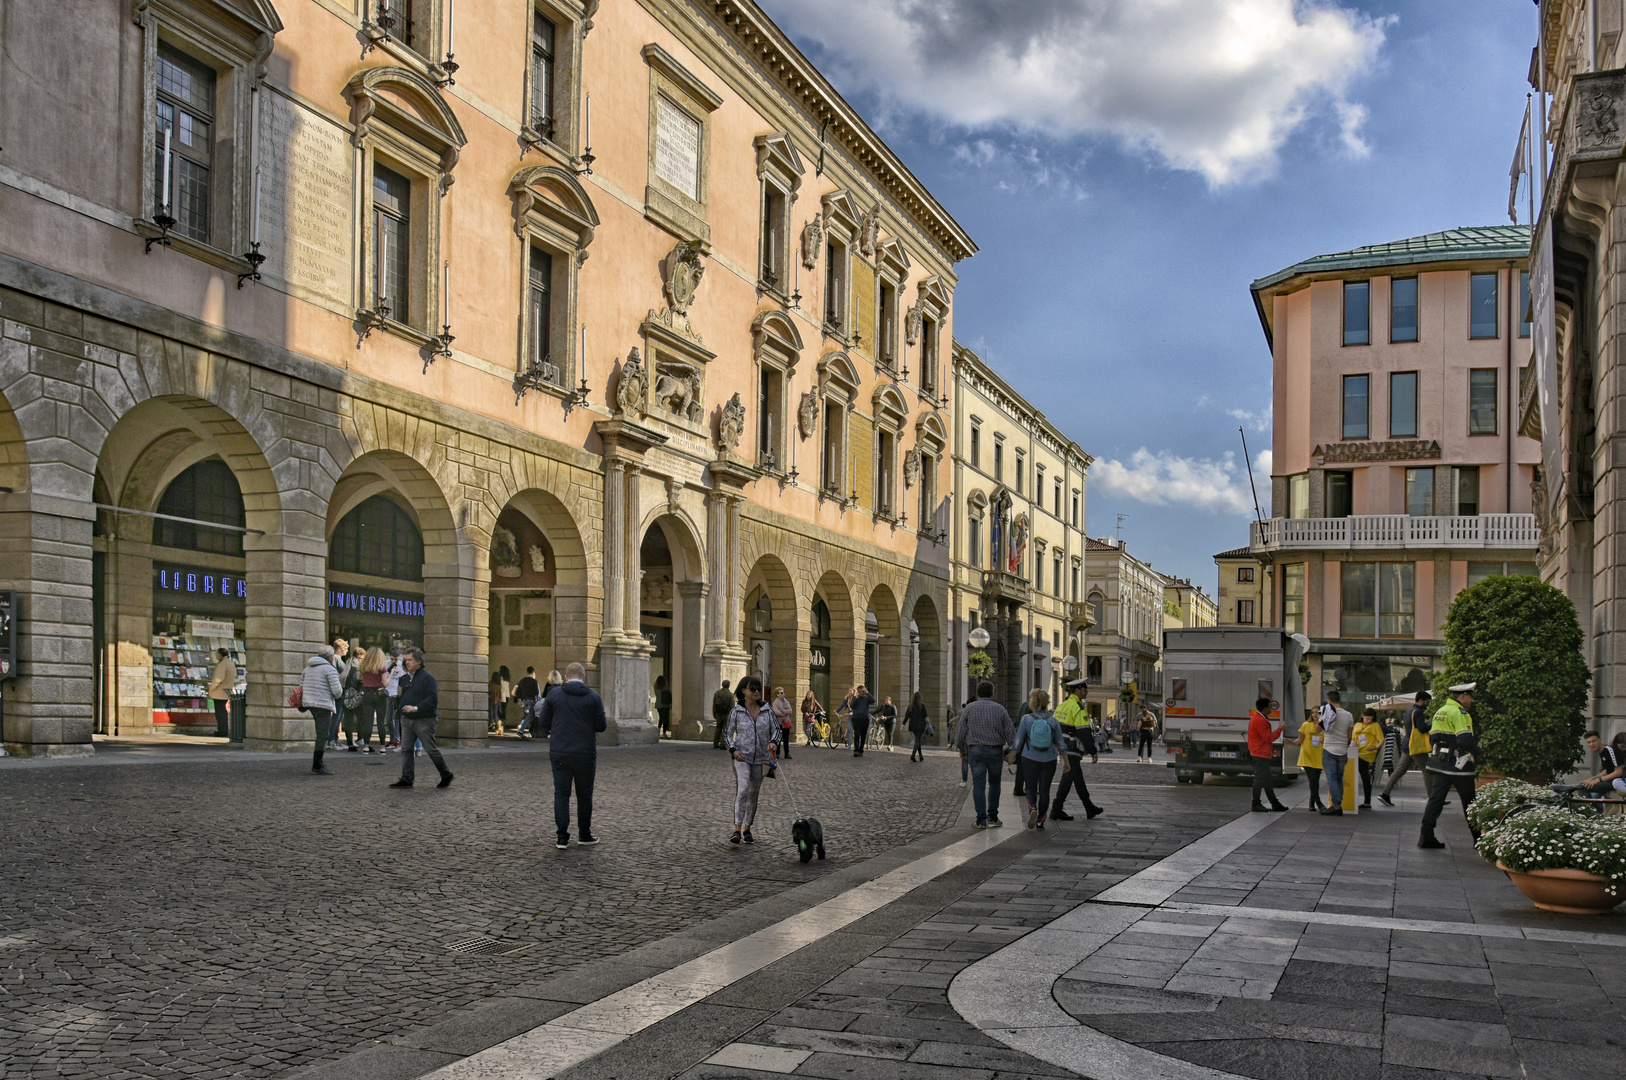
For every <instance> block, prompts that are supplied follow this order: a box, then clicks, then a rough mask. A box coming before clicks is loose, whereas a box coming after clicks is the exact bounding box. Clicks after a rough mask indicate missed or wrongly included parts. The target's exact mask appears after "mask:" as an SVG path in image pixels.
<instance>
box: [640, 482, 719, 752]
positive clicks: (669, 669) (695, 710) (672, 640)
mask: <svg viewBox="0 0 1626 1080" xmlns="http://www.w3.org/2000/svg"><path fill="white" fill-rule="evenodd" d="M639 560H640V565H641V566H642V568H643V578H642V582H641V585H640V587H639V590H638V598H639V599H638V627H639V632H640V633H641V634H642V635H643V638H644V641H645V642H647V643H648V646H649V650H650V651H649V680H648V691H649V699H650V712H651V713H652V719H654V720H655V722H656V723H657V725H660V728H661V731H662V732H663V733H667V734H670V735H672V736H675V737H682V738H699V737H700V735H701V732H702V730H703V729H704V727H705V724H706V722H707V720H709V719H710V713H709V711H708V710H705V709H704V705H705V704H706V702H704V701H702V687H701V685H700V679H701V676H700V650H701V647H702V646H703V645H704V643H705V641H704V639H705V626H704V622H703V618H704V611H703V610H702V605H701V601H702V597H703V594H704V592H705V587H704V584H703V580H704V578H703V571H702V569H701V567H702V560H701V557H700V544H699V541H698V540H697V539H696V538H695V536H694V531H693V530H692V529H691V528H690V526H689V524H688V522H686V521H684V520H683V519H682V518H681V517H678V516H677V515H675V514H661V515H660V516H658V517H656V518H655V520H654V521H652V522H650V523H649V526H648V527H647V528H646V529H645V530H644V537H643V541H642V543H641V545H640V547H639ZM662 709H665V710H667V711H666V714H665V716H664V723H662V720H663V717H662V714H661V710H662Z"/></svg>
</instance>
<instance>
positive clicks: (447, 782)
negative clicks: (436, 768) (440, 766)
mask: <svg viewBox="0 0 1626 1080" xmlns="http://www.w3.org/2000/svg"><path fill="white" fill-rule="evenodd" d="M435 786H436V787H451V786H452V774H451V773H447V774H446V775H445V776H443V777H441V778H440V783H438V784H436V785H435Z"/></svg>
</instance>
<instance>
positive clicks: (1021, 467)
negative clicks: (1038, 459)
mask: <svg viewBox="0 0 1626 1080" xmlns="http://www.w3.org/2000/svg"><path fill="white" fill-rule="evenodd" d="M1027 471H1028V459H1027V455H1026V454H1024V453H1022V451H1020V450H1018V451H1017V452H1016V473H1015V480H1016V493H1017V494H1018V495H1020V494H1022V478H1023V477H1024V476H1026V475H1027Z"/></svg>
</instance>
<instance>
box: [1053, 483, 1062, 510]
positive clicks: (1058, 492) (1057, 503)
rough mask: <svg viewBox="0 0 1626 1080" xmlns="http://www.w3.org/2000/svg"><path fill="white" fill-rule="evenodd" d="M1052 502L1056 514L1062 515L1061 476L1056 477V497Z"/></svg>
mask: <svg viewBox="0 0 1626 1080" xmlns="http://www.w3.org/2000/svg"><path fill="white" fill-rule="evenodd" d="M1052 502H1053V505H1054V507H1055V510H1056V516H1057V517H1058V518H1059V517H1061V477H1059V476H1058V477H1056V497H1055V499H1053V500H1052Z"/></svg>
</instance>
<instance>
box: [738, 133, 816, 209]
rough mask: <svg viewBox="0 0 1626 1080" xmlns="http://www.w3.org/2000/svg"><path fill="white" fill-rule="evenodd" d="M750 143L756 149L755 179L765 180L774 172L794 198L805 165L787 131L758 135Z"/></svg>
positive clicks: (800, 183) (805, 169)
mask: <svg viewBox="0 0 1626 1080" xmlns="http://www.w3.org/2000/svg"><path fill="white" fill-rule="evenodd" d="M751 145H752V146H754V147H756V151H757V179H758V180H765V179H767V177H768V174H769V173H774V174H775V175H777V176H778V177H779V178H780V179H781V180H783V181H784V182H785V183H786V184H787V185H788V186H789V187H790V194H791V197H792V198H795V197H796V192H797V189H799V188H800V187H801V186H802V174H803V173H804V172H806V171H807V166H805V165H803V164H802V155H800V154H798V153H797V152H796V144H795V143H793V142H791V139H790V135H789V133H788V132H784V131H775V132H771V133H769V134H767V135H758V136H757V137H756V138H754V139H752V140H751Z"/></svg>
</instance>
